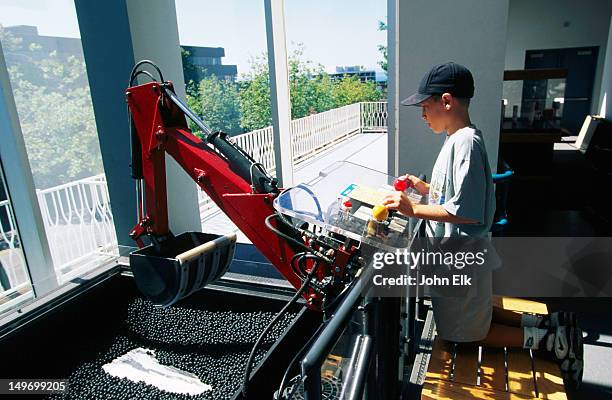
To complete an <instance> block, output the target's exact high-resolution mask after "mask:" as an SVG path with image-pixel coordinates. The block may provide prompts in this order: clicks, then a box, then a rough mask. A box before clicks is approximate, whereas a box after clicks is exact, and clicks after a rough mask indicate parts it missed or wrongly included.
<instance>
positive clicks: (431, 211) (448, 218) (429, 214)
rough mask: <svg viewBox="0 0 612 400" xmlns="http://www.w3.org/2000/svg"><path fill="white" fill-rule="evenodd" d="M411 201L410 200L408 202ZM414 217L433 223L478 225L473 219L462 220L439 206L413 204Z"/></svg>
mask: <svg viewBox="0 0 612 400" xmlns="http://www.w3.org/2000/svg"><path fill="white" fill-rule="evenodd" d="M408 201H410V200H408ZM412 210H413V215H412V216H413V217H416V218H420V219H429V220H432V221H439V222H449V223H451V224H477V223H478V221H474V220H473V219H468V218H462V217H458V216H456V215H453V214H451V213H449V212H448V211H446V209H445V208H444V207H442V206H441V205H439V204H413V205H412Z"/></svg>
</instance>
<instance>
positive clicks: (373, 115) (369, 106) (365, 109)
mask: <svg viewBox="0 0 612 400" xmlns="http://www.w3.org/2000/svg"><path fill="white" fill-rule="evenodd" d="M360 104H361V131H362V132H387V116H388V114H387V102H386V101H378V102H369V103H360Z"/></svg>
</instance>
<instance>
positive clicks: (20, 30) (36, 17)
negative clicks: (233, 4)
mask: <svg viewBox="0 0 612 400" xmlns="http://www.w3.org/2000/svg"><path fill="white" fill-rule="evenodd" d="M0 40H1V42H2V49H3V51H4V56H5V59H6V64H7V69H8V72H9V77H10V82H11V86H12V89H13V96H14V99H15V104H16V106H17V112H18V115H19V122H20V124H21V131H22V133H23V137H24V141H25V145H26V151H27V156H28V159H29V162H30V166H31V169H32V175H33V178H34V184H35V189H36V192H37V195H38V201H39V204H40V209H41V213H42V217H43V222H44V226H45V230H46V235H47V240H48V242H49V247H50V250H51V255H52V259H53V264H54V267H55V270H56V272H57V276H58V281H59V282H60V283H62V282H65V281H66V280H69V279H71V278H72V277H74V276H77V275H80V274H82V273H83V272H86V271H89V270H91V268H93V267H95V266H98V265H99V264H100V263H101V262H104V261H105V260H107V259H108V257H107V255H106V254H107V253H106V252H105V249H108V248H114V247H115V246H116V237H115V231H114V226H113V218H112V213H111V209H110V203H109V198H108V193H107V189H106V180H105V176H104V170H103V168H102V159H101V156H100V149H99V144H98V134H97V129H96V123H95V119H94V114H93V107H92V103H91V97H90V93H89V85H88V80H87V71H86V68H85V62H84V59H83V50H82V47H81V40H80V33H79V27H78V23H77V18H76V12H75V7H74V3H73V2H72V1H70V0H61V1H54V2H46V1H31V2H27V3H23V2H17V1H10V2H3V3H2V5H0ZM7 173H10V171H7Z"/></svg>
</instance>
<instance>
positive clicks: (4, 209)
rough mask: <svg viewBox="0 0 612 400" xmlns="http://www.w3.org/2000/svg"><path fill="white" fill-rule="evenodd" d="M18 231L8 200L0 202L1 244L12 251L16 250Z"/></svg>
mask: <svg viewBox="0 0 612 400" xmlns="http://www.w3.org/2000/svg"><path fill="white" fill-rule="evenodd" d="M16 239H17V231H16V230H15V222H14V221H13V213H12V212H11V206H10V204H9V201H8V200H3V201H0V242H4V243H6V244H7V245H8V247H9V248H10V249H14V248H15V244H16Z"/></svg>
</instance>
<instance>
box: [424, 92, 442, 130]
mask: <svg viewBox="0 0 612 400" xmlns="http://www.w3.org/2000/svg"><path fill="white" fill-rule="evenodd" d="M419 105H420V106H421V117H422V118H423V120H424V121H425V122H427V126H428V127H429V128H430V129H431V130H432V131H434V132H435V133H442V132H444V131H445V130H446V117H447V114H448V113H447V112H445V111H446V109H445V108H444V104H443V101H442V100H441V99H440V98H439V97H435V96H433V97H430V98H428V99H427V100H425V101H423V102H421V103H420V104H419Z"/></svg>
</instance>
